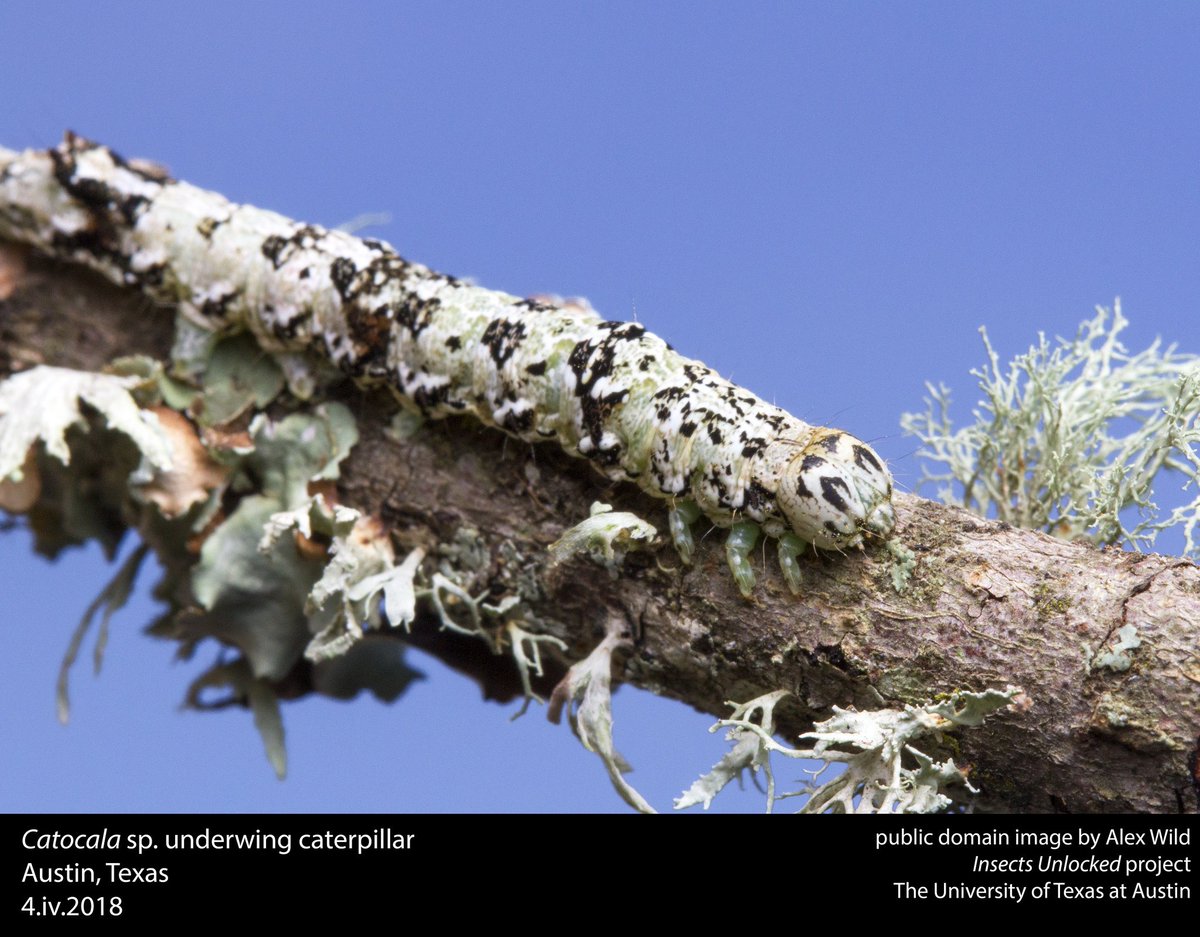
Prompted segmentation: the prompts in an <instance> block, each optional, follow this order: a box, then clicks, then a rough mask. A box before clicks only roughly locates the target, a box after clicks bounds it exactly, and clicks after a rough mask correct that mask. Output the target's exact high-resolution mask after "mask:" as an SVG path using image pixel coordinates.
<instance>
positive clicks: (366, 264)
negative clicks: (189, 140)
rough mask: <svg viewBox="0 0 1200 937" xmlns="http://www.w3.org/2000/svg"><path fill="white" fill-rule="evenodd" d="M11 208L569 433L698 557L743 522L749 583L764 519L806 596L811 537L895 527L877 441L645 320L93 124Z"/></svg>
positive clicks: (9, 189)
mask: <svg viewBox="0 0 1200 937" xmlns="http://www.w3.org/2000/svg"><path fill="white" fill-rule="evenodd" d="M0 165H3V164H0ZM47 178H49V179H50V180H51V181H52V182H53V183H54V184H55V185H56V186H58V187H59V190H60V191H56V192H55V194H54V197H53V198H52V199H50V200H49V201H50V202H51V203H52V204H51V207H50V209H49V210H48V209H47V207H46V203H47V199H46V198H45V197H44V192H42V193H40V197H38V196H39V192H38V187H39V186H41V187H42V188H43V189H44V187H45V186H46V185H47ZM0 204H8V205H9V206H13V205H17V206H22V205H24V206H26V209H25V212H23V213H21V212H14V211H13V210H12V209H11V208H10V210H9V213H8V217H7V218H6V217H4V216H0V233H4V234H5V235H7V236H9V237H14V238H17V239H20V240H25V241H32V242H33V243H35V244H37V245H39V246H46V245H51V246H52V250H53V251H54V252H55V253H57V254H59V255H60V256H67V257H69V258H70V259H72V260H74V261H77V262H85V263H88V264H89V265H91V266H93V267H94V268H96V269H98V270H100V271H101V272H103V273H105V274H106V275H107V276H109V277H110V278H111V279H113V280H115V281H117V282H118V283H122V284H124V285H136V286H139V287H141V288H142V289H143V290H145V291H146V292H147V293H149V294H150V295H152V296H154V297H155V298H157V299H160V300H162V301H165V302H172V303H178V304H180V306H181V308H182V309H183V310H184V312H185V313H186V314H187V315H188V316H189V317H190V318H191V319H193V320H194V321H196V322H199V323H201V324H203V325H204V326H205V327H206V328H210V329H222V330H227V329H236V328H246V329H249V330H250V331H252V332H253V333H254V334H255V335H256V336H257V337H258V338H259V340H260V342H261V343H262V344H263V345H264V346H265V347H267V348H269V349H272V350H276V351H281V352H295V351H301V350H315V351H317V352H319V353H320V354H323V355H325V356H327V357H328V358H329V359H330V360H332V361H333V362H334V363H336V364H337V365H338V366H339V367H340V368H341V369H342V370H344V371H346V372H348V373H350V374H353V375H354V376H356V377H358V378H359V379H363V380H370V381H372V382H375V383H386V384H388V385H390V386H391V387H392V388H394V390H395V391H396V392H398V393H399V394H400V395H401V396H402V398H403V399H405V400H406V401H407V402H408V403H409V404H410V405H411V406H414V407H416V408H419V409H420V411H421V412H422V413H424V414H425V415H427V416H432V417H439V416H446V415H449V414H456V413H470V414H473V415H474V416H475V417H477V418H478V419H479V420H481V421H483V422H484V423H487V424H490V425H492V426H497V427H499V428H500V429H503V430H504V431H506V432H508V433H511V434H512V435H514V436H517V437H519V438H521V439H526V440H531V441H536V440H545V439H554V440H557V441H558V443H559V445H561V446H562V447H563V448H564V449H565V450H566V451H567V452H569V453H571V454H572V455H575V456H580V457H582V458H585V459H588V460H589V461H590V462H591V463H592V464H593V465H594V466H596V468H597V469H599V470H600V471H601V472H602V473H603V474H604V475H606V476H607V477H609V478H611V479H614V480H620V481H625V480H628V481H633V482H635V483H636V484H637V485H639V486H640V487H641V488H642V490H643V491H646V492H648V493H649V494H651V495H654V496H656V497H659V498H663V499H665V500H666V501H667V502H668V503H669V505H670V528H671V534H672V538H673V540H674V542H675V545H676V547H677V549H678V551H679V553H680V555H681V556H682V557H683V559H684V560H685V561H690V559H691V555H692V552H693V550H694V543H693V540H692V535H691V531H690V528H691V524H692V523H693V522H695V521H696V520H697V519H698V518H699V517H700V515H701V514H703V515H704V516H706V517H707V518H708V519H709V520H711V521H712V522H713V523H714V524H716V525H717V526H719V527H723V528H730V534H729V536H728V538H727V540H726V554H727V557H728V561H729V566H730V569H731V570H732V571H733V575H734V577H735V579H736V581H737V585H738V587H739V589H740V590H741V591H742V593H743V594H745V595H749V594H750V591H751V589H752V588H753V585H754V573H753V570H752V568H751V564H750V561H749V555H750V552H751V551H752V550H753V548H754V545H755V543H756V541H757V539H758V536H759V534H760V532H765V533H766V534H767V535H768V536H770V537H774V538H777V539H778V552H779V563H780V567H781V569H782V571H783V575H784V578H785V580H786V581H787V583H788V585H789V586H790V587H791V588H792V589H793V591H797V590H798V589H799V583H800V576H799V567H798V565H797V562H796V557H797V556H798V555H799V554H800V553H801V551H803V550H804V549H805V548H806V547H807V545H809V544H811V545H813V546H815V547H819V548H821V549H826V550H844V549H847V548H852V547H858V546H861V545H862V544H863V542H864V540H865V539H866V538H868V537H877V538H887V537H888V536H889V535H890V534H891V532H892V529H893V527H894V526H895V514H894V511H893V508H892V503H891V495H892V480H891V476H890V475H889V473H888V471H887V469H886V467H885V466H884V464H883V461H882V460H881V459H880V458H879V456H878V455H877V454H876V453H875V452H874V451H873V450H872V449H871V447H870V446H868V445H867V444H866V443H864V442H862V441H861V440H858V439H856V438H854V437H853V436H850V435H849V434H847V433H844V432H841V431H839V430H834V429H827V428H823V427H813V426H810V425H808V424H807V423H804V422H801V421H800V420H798V419H796V418H795V417H793V416H791V415H790V414H788V413H787V412H785V411H783V410H781V409H779V408H778V407H775V406H772V405H771V404H768V403H766V402H765V401H763V400H760V399H759V398H758V397H756V396H754V395H753V394H751V393H750V392H749V391H746V390H744V389H743V388H741V387H738V386H736V385H735V384H732V383H730V382H729V381H726V380H724V379H723V378H721V377H720V376H719V375H717V374H716V373H715V372H713V371H711V370H710V369H709V368H707V367H705V366H704V365H703V364H700V363H699V362H697V361H692V360H690V359H688V358H684V357H683V356H681V355H679V354H678V353H677V352H675V351H674V350H673V349H672V348H671V347H670V346H669V345H667V344H666V343H665V342H664V341H663V340H662V339H660V338H658V337H657V336H655V335H653V334H651V333H650V332H647V331H646V330H645V329H644V328H643V327H642V326H641V325H638V324H636V323H629V322H607V321H604V320H602V319H601V318H600V317H599V316H597V315H596V314H595V313H594V312H592V311H591V310H590V309H586V308H579V307H575V308H569V307H560V306H555V305H551V304H546V303H540V302H537V301H534V300H523V299H518V298H516V297H514V296H509V295H506V294H504V293H497V292H493V291H490V290H484V289H481V288H479V287H476V286H473V285H470V284H468V283H464V282H462V281H459V280H457V279H455V278H453V277H448V276H444V275H441V274H437V273H434V272H432V271H430V270H428V269H427V268H425V267H423V266H420V265H418V264H414V263H410V262H408V261H406V260H404V259H402V258H401V257H399V256H397V254H396V253H395V252H394V251H393V250H392V249H391V248H390V247H389V246H388V245H386V244H384V243H382V242H380V241H376V240H371V239H359V238H355V237H352V236H350V235H348V234H345V233H343V232H339V231H327V230H325V229H323V228H320V227H316V226H311V225H303V224H299V223H297V222H294V221H291V220H289V219H287V218H284V217H282V216H281V215H277V214H275V213H273V212H268V211H264V210H261V209H257V208H253V207H251V206H239V205H234V204H232V203H230V202H228V201H227V200H226V199H224V198H223V197H222V196H220V195H216V194H214V193H210V192H205V191H203V190H200V189H197V188H194V187H192V186H190V185H187V184H186V183H181V182H176V181H173V180H171V179H169V178H167V177H166V176H165V174H163V173H161V172H160V171H155V170H154V169H152V168H149V169H148V168H145V167H143V166H140V165H134V164H130V163H127V162H125V161H124V160H122V159H121V158H120V157H118V156H117V155H116V154H114V153H113V152H112V151H111V150H109V149H107V148H105V147H101V146H98V145H96V144H93V143H90V142H88V141H85V140H82V139H80V138H77V137H70V136H69V137H68V138H67V140H66V141H64V143H63V144H62V145H60V146H59V147H58V148H57V149H55V150H51V151H49V152H48V153H25V154H22V155H21V156H19V157H17V158H16V159H14V160H12V161H10V162H9V163H7V164H6V165H4V168H3V169H2V170H0ZM18 215H19V216H20V217H19V218H18ZM14 219H16V221H14ZM31 229H32V230H34V231H36V234H31Z"/></svg>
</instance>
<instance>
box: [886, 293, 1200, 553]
mask: <svg viewBox="0 0 1200 937" xmlns="http://www.w3.org/2000/svg"><path fill="white" fill-rule="evenodd" d="M1127 324H1128V323H1127V320H1126V319H1125V317H1124V316H1123V315H1122V314H1121V307H1120V303H1119V302H1118V303H1116V304H1114V306H1113V309H1112V312H1111V313H1110V312H1109V311H1108V310H1106V309H1101V308H1098V309H1097V311H1096V315H1095V317H1094V318H1092V319H1091V320H1089V321H1087V322H1085V323H1083V325H1082V326H1081V327H1080V329H1079V332H1078V334H1077V335H1076V336H1075V338H1074V339H1072V340H1066V339H1059V340H1058V343H1057V344H1056V345H1054V346H1051V344H1050V343H1049V342H1048V341H1047V340H1046V338H1045V337H1044V336H1043V337H1042V338H1041V339H1040V341H1039V342H1038V344H1037V345H1035V346H1033V347H1032V348H1030V350H1029V351H1028V352H1027V353H1026V354H1024V355H1020V356H1018V357H1017V358H1016V359H1015V360H1014V361H1013V362H1012V363H1011V364H1010V365H1009V366H1008V368H1007V369H1006V370H1005V369H1003V368H1002V367H1001V365H1000V361H999V356H998V355H997V354H996V352H995V350H994V349H993V348H992V346H991V344H990V342H988V338H987V333H986V332H984V333H983V337H984V344H985V347H986V348H987V354H988V361H989V363H988V366H987V367H985V368H983V369H980V370H976V371H973V372H972V373H973V374H974V375H975V376H976V377H978V378H979V386H980V389H981V390H982V392H983V395H984V396H983V400H981V401H980V403H979V404H978V407H977V409H976V410H975V411H974V417H975V420H974V422H973V423H972V424H971V425H969V426H965V427H963V428H961V429H958V430H955V429H954V428H953V424H952V422H951V419H950V416H949V408H950V397H949V391H948V390H947V389H946V388H945V387H944V386H943V387H938V388H936V389H935V388H934V387H933V386H932V385H927V386H928V387H929V393H930V397H929V398H928V399H927V401H926V403H927V409H926V411H925V413H909V414H906V415H905V416H904V417H903V419H902V421H901V423H902V425H903V427H904V429H905V431H906V432H908V433H910V434H912V435H914V436H917V437H918V438H919V439H920V440H921V441H922V443H924V449H923V455H924V456H925V457H926V458H928V459H931V460H933V461H934V462H937V463H941V464H942V465H943V466H945V470H944V471H941V472H930V471H929V470H928V469H926V470H925V471H924V475H923V477H922V479H921V483H922V484H927V483H932V484H935V485H937V486H938V494H939V497H940V498H941V500H943V501H945V502H946V503H948V504H957V505H960V506H962V507H966V508H968V509H970V510H973V511H976V512H977V513H980V514H983V515H987V516H993V515H994V516H995V517H997V518H998V519H1000V520H1002V521H1007V522H1008V523H1011V524H1014V525H1016V526H1019V527H1027V528H1034V529H1041V530H1044V531H1046V532H1048V533H1052V534H1055V535H1058V536H1061V537H1064V538H1067V539H1087V540H1090V541H1091V542H1093V543H1096V544H1117V543H1121V542H1125V543H1128V544H1130V545H1131V546H1133V547H1135V548H1145V547H1146V546H1148V545H1150V544H1152V543H1153V542H1154V539H1155V537H1156V535H1157V534H1158V533H1159V532H1160V531H1162V530H1164V529H1167V528H1180V529H1182V531H1183V534H1184V536H1185V538H1186V552H1187V553H1188V554H1189V555H1191V556H1197V555H1200V541H1198V539H1197V536H1196V525H1197V523H1200V494H1194V495H1193V497H1192V498H1191V500H1190V502H1189V503H1187V504H1185V505H1182V506H1180V507H1176V508H1174V509H1173V510H1172V511H1171V512H1170V513H1169V514H1167V515H1166V516H1165V517H1164V516H1162V514H1161V512H1159V510H1158V508H1157V507H1156V505H1155V504H1154V503H1153V501H1152V500H1151V498H1152V496H1153V489H1154V486H1155V485H1156V484H1159V483H1161V482H1162V480H1163V474H1164V472H1165V471H1168V470H1173V471H1176V472H1178V473H1180V475H1181V477H1182V478H1183V480H1184V488H1185V489H1187V488H1189V487H1190V488H1191V489H1192V490H1193V491H1194V492H1195V491H1200V485H1198V484H1197V483H1198V481H1200V358H1197V357H1196V356H1195V355H1183V354H1179V353H1177V352H1176V351H1175V348H1174V346H1171V347H1168V348H1165V349H1164V348H1162V347H1160V345H1159V343H1158V342H1155V343H1154V344H1153V345H1151V346H1150V347H1149V348H1147V349H1146V350H1145V351H1141V352H1138V353H1136V354H1130V353H1129V352H1128V351H1127V350H1126V349H1125V347H1124V346H1123V345H1122V344H1121V343H1120V341H1118V338H1117V336H1118V335H1119V334H1120V332H1121V331H1122V330H1123V329H1124V328H1125V326H1126V325H1127ZM981 331H982V330H981ZM1134 514H1136V517H1134V516H1132V515H1134Z"/></svg>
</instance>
